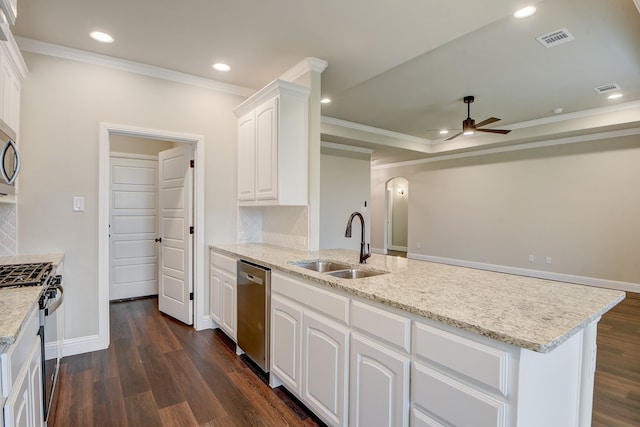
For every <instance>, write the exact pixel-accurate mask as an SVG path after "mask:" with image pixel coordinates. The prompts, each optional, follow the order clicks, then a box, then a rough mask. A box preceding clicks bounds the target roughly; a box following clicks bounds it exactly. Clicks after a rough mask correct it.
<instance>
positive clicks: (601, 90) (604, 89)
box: [593, 83, 622, 93]
mask: <svg viewBox="0 0 640 427" xmlns="http://www.w3.org/2000/svg"><path fill="white" fill-rule="evenodd" d="M593 89H594V90H595V91H596V92H598V93H607V92H616V91H619V90H622V88H621V87H620V86H618V85H617V84H616V83H611V84H608V85H604V86H600V87H595V88H593Z"/></svg>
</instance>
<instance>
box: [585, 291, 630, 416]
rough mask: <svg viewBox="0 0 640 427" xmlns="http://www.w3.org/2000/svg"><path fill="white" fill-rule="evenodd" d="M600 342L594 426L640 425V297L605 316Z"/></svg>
mask: <svg viewBox="0 0 640 427" xmlns="http://www.w3.org/2000/svg"><path fill="white" fill-rule="evenodd" d="M597 343H598V356H597V357H598V359H597V364H596V377H595V392H594V399H593V423H592V426H593V427H604V426H607V427H632V426H633V427H638V426H640V294H637V293H630V292H627V297H626V298H625V300H624V301H622V302H621V303H620V304H618V305H617V306H615V307H614V308H613V309H612V310H611V311H609V312H608V313H606V314H605V315H604V316H602V320H601V321H600V324H599V325H598V341H597Z"/></svg>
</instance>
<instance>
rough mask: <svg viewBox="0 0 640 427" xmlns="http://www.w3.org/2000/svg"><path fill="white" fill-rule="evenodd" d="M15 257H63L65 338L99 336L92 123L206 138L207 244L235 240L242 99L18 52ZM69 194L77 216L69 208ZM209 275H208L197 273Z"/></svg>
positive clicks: (95, 126)
mask: <svg viewBox="0 0 640 427" xmlns="http://www.w3.org/2000/svg"><path fill="white" fill-rule="evenodd" d="M24 57H25V61H26V63H27V66H28V67H29V71H30V73H29V75H28V76H27V78H26V79H25V81H24V82H23V86H22V106H21V127H20V134H21V144H20V145H21V155H22V159H23V168H22V171H21V174H20V199H19V207H18V228H19V235H18V239H19V248H20V252H21V253H41V252H64V253H65V270H64V280H65V302H66V311H65V319H66V325H67V326H66V338H67V339H73V338H78V337H84V336H91V335H95V334H97V333H98V317H97V313H98V277H97V274H98V273H97V271H98V241H97V239H98V133H99V132H98V131H99V124H100V122H107V123H115V124H120V125H129V126H136V127H143V128H150V129H158V130H167V131H173V132H184V133H189V134H197V135H204V138H205V155H206V159H205V166H206V170H205V180H206V188H205V212H206V218H205V225H206V227H205V228H206V229H205V230H203V231H202V232H204V233H205V238H204V241H205V244H207V245H208V244H210V243H216V242H231V241H235V238H236V218H237V209H236V195H235V182H236V173H235V164H236V146H235V139H236V117H235V116H234V114H233V108H234V107H235V106H237V105H238V104H239V103H240V102H241V101H242V100H243V99H242V98H241V97H239V96H235V95H227V94H224V93H220V92H214V91H211V90H206V89H202V88H197V87H192V86H187V85H182V84H178V83H173V82H168V81H165V80H161V79H156V78H151V77H146V76H141V75H137V74H132V73H126V72H122V71H116V70H112V69H108V68H102V67H97V66H93V65H88V64H82V63H77V62H74V61H68V60H62V59H57V58H52V57H48V56H43V55H37V54H29V53H26V54H25V55H24ZM73 196H84V197H85V207H86V209H85V212H82V213H80V212H72V210H71V201H72V197H73ZM205 277H207V275H205Z"/></svg>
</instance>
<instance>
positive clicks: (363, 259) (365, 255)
mask: <svg viewBox="0 0 640 427" xmlns="http://www.w3.org/2000/svg"><path fill="white" fill-rule="evenodd" d="M355 217H358V218H360V224H361V225H362V234H361V236H362V239H361V240H360V264H366V263H367V258H369V257H370V256H371V252H369V245H367V252H366V253H365V251H364V218H363V217H362V214H361V213H360V212H357V211H356V212H354V213H352V214H351V216H350V217H349V222H347V229H346V231H345V232H344V237H349V238H351V223H352V222H353V218H355Z"/></svg>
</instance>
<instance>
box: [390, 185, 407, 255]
mask: <svg viewBox="0 0 640 427" xmlns="http://www.w3.org/2000/svg"><path fill="white" fill-rule="evenodd" d="M385 199H386V221H385V224H386V227H385V250H386V253H387V254H389V255H398V256H406V255H407V245H408V223H409V181H407V180H406V179H405V178H403V177H395V178H393V179H390V180H389V181H387V184H386V198H385Z"/></svg>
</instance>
